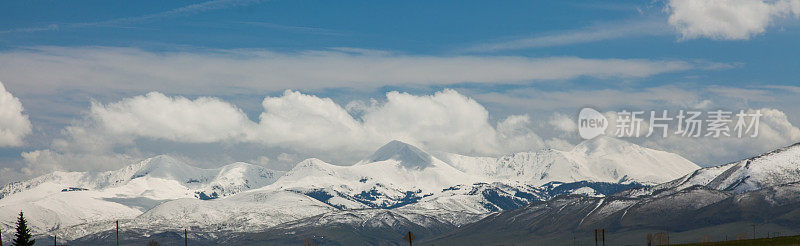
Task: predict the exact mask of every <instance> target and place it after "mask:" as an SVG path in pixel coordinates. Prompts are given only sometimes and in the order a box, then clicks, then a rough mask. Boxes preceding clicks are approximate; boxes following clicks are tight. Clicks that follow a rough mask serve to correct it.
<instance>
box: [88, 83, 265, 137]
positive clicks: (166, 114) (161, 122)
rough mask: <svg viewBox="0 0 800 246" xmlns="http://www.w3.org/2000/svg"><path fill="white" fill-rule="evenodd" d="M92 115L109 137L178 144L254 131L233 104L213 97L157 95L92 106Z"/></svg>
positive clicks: (241, 134) (240, 134) (151, 94)
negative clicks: (188, 97)
mask: <svg viewBox="0 0 800 246" xmlns="http://www.w3.org/2000/svg"><path fill="white" fill-rule="evenodd" d="M89 115H90V116H91V117H92V120H93V123H95V124H97V126H98V127H102V128H103V129H102V130H103V131H104V133H106V134H109V135H113V136H122V137H127V136H131V137H148V138H155V139H165V140H170V141H177V142H198V143H208V142H218V141H224V140H229V139H237V138H241V137H243V136H244V135H245V129H247V128H250V127H252V126H251V125H250V124H251V123H252V122H250V121H249V120H248V119H247V116H246V115H245V114H244V113H243V112H242V111H241V110H240V109H238V108H237V107H236V106H234V105H231V104H230V103H227V102H223V101H220V100H219V99H216V98H210V97H200V98H197V99H195V100H189V99H187V98H184V97H167V96H166V95H164V94H161V93H158V92H151V93H148V94H147V95H144V96H136V97H133V98H127V99H124V100H122V101H120V102H116V103H111V104H108V105H102V104H99V103H93V104H92V106H91V109H90V112H89Z"/></svg>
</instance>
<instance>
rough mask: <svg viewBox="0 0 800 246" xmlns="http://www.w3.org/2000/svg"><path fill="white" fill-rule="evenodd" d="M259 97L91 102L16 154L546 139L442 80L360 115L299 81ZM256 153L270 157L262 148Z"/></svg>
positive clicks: (528, 145)
mask: <svg viewBox="0 0 800 246" xmlns="http://www.w3.org/2000/svg"><path fill="white" fill-rule="evenodd" d="M262 106H263V112H262V113H261V114H260V116H259V117H258V120H257V121H253V120H250V119H248V118H247V116H246V115H245V114H244V113H243V112H242V111H241V110H239V109H238V108H237V107H236V106H234V105H232V104H230V103H227V102H224V101H222V100H220V99H216V98H208V97H200V98H197V99H194V100H191V99H188V98H185V97H181V96H174V97H169V96H166V95H164V94H161V93H157V92H152V93H148V94H146V95H143V96H135V97H131V98H126V99H123V100H121V101H118V102H114V103H109V104H105V105H103V104H100V103H93V104H92V106H91V108H90V110H89V113H88V115H87V116H86V117H85V119H83V120H81V121H78V122H76V123H75V124H73V125H71V126H68V127H67V128H66V129H65V130H64V132H65V136H64V137H63V138H59V139H56V140H54V141H53V142H52V144H51V148H50V149H44V150H36V151H30V152H26V153H24V154H23V158H24V159H25V161H26V162H27V163H28V166H29V167H28V168H29V169H30V170H37V169H39V170H40V169H48V170H52V169H78V170H86V169H89V170H95V169H110V168H116V167H119V166H120V165H122V164H124V163H125V162H126V161H129V160H130V159H135V158H136V157H147V154H148V153H143V152H140V149H139V148H137V143H138V140H140V139H147V140H159V141H167V142H174V143H187V144H197V143H229V144H250V145H259V146H265V147H269V148H279V149H283V150H288V153H285V152H281V154H280V155H276V156H272V158H275V160H277V161H281V162H287V161H289V160H294V159H295V157H293V156H297V155H298V154H299V155H303V156H307V157H322V158H324V157H332V158H341V159H347V158H350V159H349V160H350V161H355V160H353V157H355V158H360V157H362V156H366V155H367V154H369V152H371V151H374V150H375V149H376V148H378V147H379V146H380V145H382V144H384V143H386V142H389V141H390V140H393V139H399V140H403V141H406V142H409V143H412V144H416V145H419V146H420V147H423V148H425V149H428V150H431V151H446V152H454V153H461V154H480V155H497V154H504V153H508V152H509V151H522V150H532V149H538V148H542V147H543V146H544V145H545V144H544V142H543V141H542V140H541V139H540V138H539V137H538V136H537V135H536V134H535V133H534V132H533V131H532V130H531V127H530V126H531V124H532V123H531V121H530V118H529V117H528V116H527V115H512V116H509V117H507V118H505V119H503V120H501V121H499V122H498V123H496V125H493V124H492V123H491V122H490V120H489V112H488V111H487V110H486V109H485V108H484V107H483V106H482V105H481V104H479V103H478V102H476V101H475V100H473V99H471V98H469V97H466V96H464V95H462V94H460V93H458V92H456V91H455V90H449V89H448V90H443V91H440V92H437V93H435V94H433V95H412V94H408V93H401V92H389V93H387V94H386V99H385V101H384V102H382V103H377V101H375V105H372V106H370V108H369V110H365V111H364V113H363V115H362V116H361V117H354V116H353V115H351V114H350V113H348V112H347V110H345V108H343V107H342V106H340V105H339V104H337V103H335V102H333V100H331V99H330V98H323V97H318V96H315V95H309V94H303V93H300V92H296V91H286V92H284V94H283V95H281V96H277V97H266V98H265V99H264V100H263V102H262ZM120 149H125V151H122V152H120ZM152 154H158V153H152ZM256 160H259V163H270V164H271V162H269V161H268V160H270V157H268V156H259V157H257V159H256ZM74 163H80V164H74ZM67 164H68V165H67ZM34 167H36V168H34Z"/></svg>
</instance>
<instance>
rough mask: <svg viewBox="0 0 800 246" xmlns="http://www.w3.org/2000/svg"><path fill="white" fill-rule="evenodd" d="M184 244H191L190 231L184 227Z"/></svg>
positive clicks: (186, 245)
mask: <svg viewBox="0 0 800 246" xmlns="http://www.w3.org/2000/svg"><path fill="white" fill-rule="evenodd" d="M183 245H185V246H189V232H188V230H186V229H183Z"/></svg>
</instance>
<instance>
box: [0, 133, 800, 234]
mask: <svg viewBox="0 0 800 246" xmlns="http://www.w3.org/2000/svg"><path fill="white" fill-rule="evenodd" d="M798 161H800V147H798V146H790V147H787V148H784V149H780V150H776V151H773V152H770V153H767V154H764V155H761V156H758V157H754V158H749V159H746V160H742V161H739V162H734V163H729V164H725V165H721V166H717V167H709V168H700V167H698V166H697V165H695V164H694V163H692V162H690V161H688V160H686V159H684V158H682V157H680V156H679V155H676V154H672V153H668V152H664V151H658V150H653V149H649V148H645V147H642V146H638V145H635V144H631V143H628V142H626V141H622V140H618V139H615V138H610V137H598V138H595V139H593V140H587V141H585V142H583V143H581V144H579V145H577V146H575V147H574V148H573V149H572V150H569V151H561V150H553V149H548V150H542V151H533V152H521V153H514V154H510V155H506V156H499V157H472V156H465V155H458V154H452V153H438V152H436V153H433V154H431V153H429V152H426V151H424V150H422V149H419V148H417V147H415V146H413V145H409V144H406V143H403V142H400V141H392V142H389V143H387V144H386V145H384V146H382V147H380V148H378V149H377V151H376V152H375V153H374V154H372V155H369V156H367V157H365V158H364V159H363V160H361V161H359V162H357V163H355V164H352V165H346V166H345V165H334V164H330V163H326V162H324V161H322V160H319V159H314V158H311V159H307V160H304V161H301V162H300V163H298V164H297V165H296V166H295V167H294V168H292V169H291V170H289V171H285V172H284V171H275V170H270V169H267V168H264V167H261V166H256V165H251V164H247V163H233V164H229V165H226V166H223V167H221V168H217V169H201V168H196V167H193V166H191V165H188V164H186V163H184V162H182V161H180V160H178V159H176V158H173V157H170V156H166V155H162V156H156V157H153V158H149V159H146V160H143V161H141V162H139V163H135V164H132V165H130V166H127V167H125V168H122V169H120V170H115V171H108V172H54V173H51V174H48V175H44V176H41V177H38V178H34V179H31V180H28V181H24V182H18V183H12V184H9V185H6V186H5V187H3V188H2V190H0V227H2V229H3V233H4V235H3V236H4V237H3V238H9V237H10V236H11V234H10V233H9V232H10V231H11V229H12V228H13V223H14V222H15V216H16V215H17V213H18V212H19V211H20V210H22V211H25V214H26V217H28V220H29V221H30V224H31V226H32V228H33V230H34V232H35V233H36V234H37V235H38V236H40V237H47V236H49V235H58V237H59V238H62V239H65V240H71V244H72V245H81V244H94V243H98V242H106V241H108V240H111V239H112V238H113V236H112V235H111V233H113V230H112V229H113V226H114V223H113V222H114V221H116V220H119V222H120V227H121V228H122V230H123V234H124V236H125V237H126V238H129V239H131V240H133V239H137V238H138V239H142V238H153V237H156V238H162V239H164V240H167V239H168V238H170V237H175V238H178V239H180V236H179V235H177V234H174V233H175V232H178V231H182V230H183V229H186V228H188V229H189V231H190V233H191V235H190V238H192V240H195V241H196V242H198V243H201V244H202V242H206V243H211V244H218V243H226V244H242V245H245V244H248V243H254V242H258V243H261V244H276V245H281V244H287V243H292V242H301V241H303V240H304V239H306V238H310V239H312V240H314V241H316V242H321V243H323V244H342V245H347V244H364V243H369V244H382V243H388V244H394V243H397V242H398V241H396V240H395V238H394V237H395V235H402V234H403V233H404V232H405V231H408V230H413V231H414V232H415V234H417V235H418V237H419V238H420V240H422V241H423V242H430V243H435V244H455V243H460V242H483V241H481V239H486V240H489V239H491V238H498V237H500V238H503V239H504V240H506V242H515V241H514V240H531V239H532V238H531V237H530V236H526V235H534V234H535V235H551V236H548V237H547V238H563V237H569V235H567V234H565V232H570V233H585V232H586V231H587V230H590V229H592V228H597V227H603V228H609V231H612V232H617V231H619V232H622V231H626V230H630V228H638V229H640V230H641V229H643V228H650V229H653V228H658V227H662V226H663V225H665V224H668V225H670V226H672V228H681V227H685V228H687V230H689V229H698V228H704V227H708V226H713V225H718V224H720V223H722V224H725V223H739V222H742V221H744V220H751V219H753V218H761V217H758V216H766V215H763V214H753V215H744V214H746V213H745V212H746V211H750V210H748V209H755V208H764V206H767V207H769V208H772V210H770V211H781V212H780V213H781V214H778V215H780V216H784V217H785V218H786V219H785V221H796V220H794V218H796V216H795V215H794V213H795V211H794V210H792V209H788V208H786V207H785V206H790V207H791V206H792V205H796V204H795V203H794V202H795V200H798V199H797V198H794V197H795V195H793V193H792V191H794V190H796V189H798V188H796V186H797V185H796V184H795V182H800V168H798V165H797V162H798ZM745 198H747V199H745ZM748 199H749V200H748ZM747 202H749V203H747ZM787 204H788V205H787ZM776 207H781V208H785V209H775V208H776ZM722 208H725V209H734V208H735V209H738V210H735V211H741V213H740V214H738V215H737V216H738V217H737V216H732V215H730V214H727V213H732V212H729V211H730V210H725V211H716V210H715V211H706V210H713V209H717V210H721V209H722ZM726 211H727V212H726ZM719 213H722V214H726V215H728V217H727V218H732V217H736V218H738V219H729V220H723V219H714V218H717V217H714V216H716V215H719ZM754 213H755V212H754ZM769 215H770V216H774V215H776V214H769ZM704 219H705V220H704ZM698 220H701V221H698ZM685 221H692V222H693V224H692V225H691V226H683V223H684V222H685ZM773 221H775V220H773ZM792 223H794V222H792ZM783 224H787V223H783ZM461 240H475V241H461ZM485 242H486V243H489V244H490V243H492V242H494V241H485Z"/></svg>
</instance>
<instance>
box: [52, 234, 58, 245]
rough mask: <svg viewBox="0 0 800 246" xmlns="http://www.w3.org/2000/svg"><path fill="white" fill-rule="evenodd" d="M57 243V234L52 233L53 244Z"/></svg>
mask: <svg viewBox="0 0 800 246" xmlns="http://www.w3.org/2000/svg"><path fill="white" fill-rule="evenodd" d="M56 245H58V236H56V235H53V246H56Z"/></svg>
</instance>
